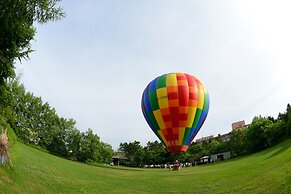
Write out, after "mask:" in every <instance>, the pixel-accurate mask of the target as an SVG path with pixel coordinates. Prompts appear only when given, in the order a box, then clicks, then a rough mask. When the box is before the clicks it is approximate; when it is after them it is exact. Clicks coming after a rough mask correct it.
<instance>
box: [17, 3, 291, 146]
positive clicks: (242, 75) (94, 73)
mask: <svg viewBox="0 0 291 194" xmlns="http://www.w3.org/2000/svg"><path fill="white" fill-rule="evenodd" d="M60 6H62V7H63V10H64V11H65V12H66V17H65V18H64V19H62V20H60V21H56V22H49V23H47V24H42V25H40V24H35V27H36V29H37V34H36V36H35V40H34V41H32V42H31V45H32V49H33V50H34V52H33V53H31V55H30V60H28V61H22V63H19V62H17V63H16V71H17V73H18V74H21V82H22V83H23V84H24V86H25V88H26V90H27V91H30V92H32V93H33V94H34V95H35V96H39V97H41V98H42V100H43V101H44V102H48V103H49V104H50V105H51V106H52V107H54V108H55V109H56V111H57V113H58V115H59V116H62V117H65V118H73V119H74V120H76V122H77V124H76V127H77V128H78V129H79V130H80V131H86V130H87V129H88V128H91V129H92V130H93V131H94V132H95V133H96V134H97V135H98V136H99V137H100V138H101V140H102V141H103V142H106V143H109V144H110V145H112V146H113V148H114V149H117V148H118V147H119V144H120V143H121V142H130V141H135V140H137V141H139V142H141V144H142V145H146V143H147V142H148V141H154V140H158V138H156V136H155V134H154V133H153V132H152V130H151V129H150V128H149V126H148V124H147V123H146V121H145V119H144V117H143V115H142V111H141V106H140V103H141V96H142V92H143V90H144V89H145V87H146V85H147V84H148V83H149V82H150V81H152V80H153V79H154V78H156V77H157V76H160V75H162V74H165V73H171V72H185V73H188V74H191V75H194V76H196V77H197V78H198V79H199V80H200V81H201V82H203V83H204V85H205V86H206V88H207V89H208V91H209V95H210V109H209V113H208V117H207V119H206V121H205V123H204V125H203V127H202V128H201V130H200V132H199V133H198V134H197V136H196V138H200V137H204V136H208V135H214V136H216V135H218V134H224V133H228V132H230V131H231V123H233V122H235V121H240V120H245V121H246V123H250V122H251V121H252V119H253V117H254V116H259V115H261V116H273V117H275V118H276V117H277V116H278V113H279V112H284V111H285V110H286V106H287V104H288V103H290V102H291V89H290V83H291V76H290V72H291V55H290V53H291V35H290V34H291V22H290V18H291V12H290V10H291V2H290V1H287V0H286V1H282V0H274V1H266V0H262V1H258V0H241V1H233V0H229V1H226V0H222V1H216V0H212V1H211V0H201V1H196V0H191V1H190V0H183V1H177V0H140V1H135V0H123V1H118V0H106V1H102V0H86V1H76V0H73V1H72V0H70V1H69V0H63V1H62V2H61V3H60Z"/></svg>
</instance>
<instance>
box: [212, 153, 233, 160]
mask: <svg viewBox="0 0 291 194" xmlns="http://www.w3.org/2000/svg"><path fill="white" fill-rule="evenodd" d="M229 158H231V155H230V152H223V153H219V154H213V155H210V161H211V162H216V161H221V160H226V159H229Z"/></svg>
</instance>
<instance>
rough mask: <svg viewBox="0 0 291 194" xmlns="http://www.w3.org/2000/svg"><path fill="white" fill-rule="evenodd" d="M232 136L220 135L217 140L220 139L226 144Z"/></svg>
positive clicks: (228, 134)
mask: <svg viewBox="0 0 291 194" xmlns="http://www.w3.org/2000/svg"><path fill="white" fill-rule="evenodd" d="M230 135H231V132H229V133H226V134H223V135H220V136H219V135H218V137H216V138H217V139H220V140H221V141H222V142H226V141H229V140H230Z"/></svg>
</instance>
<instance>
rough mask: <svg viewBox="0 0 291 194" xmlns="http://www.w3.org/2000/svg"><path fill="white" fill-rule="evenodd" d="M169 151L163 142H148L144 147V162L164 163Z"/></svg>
mask: <svg viewBox="0 0 291 194" xmlns="http://www.w3.org/2000/svg"><path fill="white" fill-rule="evenodd" d="M166 153H167V151H166V149H165V147H164V146H163V144H162V143H160V142H158V141H154V142H150V141H149V142H148V143H147V145H146V146H145V147H144V163H145V164H163V163H166V162H165V155H166Z"/></svg>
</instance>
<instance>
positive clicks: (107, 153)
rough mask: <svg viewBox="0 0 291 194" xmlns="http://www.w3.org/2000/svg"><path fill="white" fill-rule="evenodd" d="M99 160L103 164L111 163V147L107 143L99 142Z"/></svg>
mask: <svg viewBox="0 0 291 194" xmlns="http://www.w3.org/2000/svg"><path fill="white" fill-rule="evenodd" d="M100 146H101V158H102V160H101V161H100V162H103V163H107V164H108V163H110V162H111V161H112V156H113V149H112V146H111V145H109V144H108V143H104V142H101V144H100Z"/></svg>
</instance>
